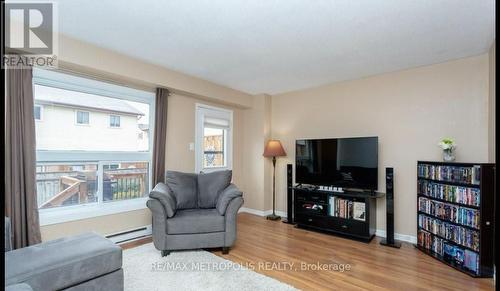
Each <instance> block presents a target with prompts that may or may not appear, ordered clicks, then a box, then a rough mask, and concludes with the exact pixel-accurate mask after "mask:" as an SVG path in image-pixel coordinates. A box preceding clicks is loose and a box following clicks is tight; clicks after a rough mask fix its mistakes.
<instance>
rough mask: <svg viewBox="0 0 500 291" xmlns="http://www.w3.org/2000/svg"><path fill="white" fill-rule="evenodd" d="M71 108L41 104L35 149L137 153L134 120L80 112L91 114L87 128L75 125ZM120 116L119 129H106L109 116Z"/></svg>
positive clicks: (142, 146) (141, 148)
mask: <svg viewBox="0 0 500 291" xmlns="http://www.w3.org/2000/svg"><path fill="white" fill-rule="evenodd" d="M76 110H77V109H75V108H71V107H62V106H53V105H43V119H42V120H41V121H36V143H37V150H84V151H137V150H147V148H144V145H143V144H142V143H139V141H138V136H137V131H138V126H137V124H138V122H137V117H136V116H132V115H120V114H117V113H107V112H99V111H91V110H87V109H79V110H82V111H89V112H90V124H89V125H77V124H76V119H75V115H76V113H75V112H76ZM110 114H113V115H119V116H120V127H119V128H112V127H110V126H109V115H110Z"/></svg>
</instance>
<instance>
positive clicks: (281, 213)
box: [238, 207, 286, 217]
mask: <svg viewBox="0 0 500 291" xmlns="http://www.w3.org/2000/svg"><path fill="white" fill-rule="evenodd" d="M238 212H245V213H250V214H254V215H258V216H267V215H269V214H272V213H273V210H272V209H270V210H265V211H264V210H257V209H252V208H246V207H241V208H240V210H239V211H238ZM274 212H275V213H276V215H279V216H281V217H286V212H284V211H279V210H276V211H274Z"/></svg>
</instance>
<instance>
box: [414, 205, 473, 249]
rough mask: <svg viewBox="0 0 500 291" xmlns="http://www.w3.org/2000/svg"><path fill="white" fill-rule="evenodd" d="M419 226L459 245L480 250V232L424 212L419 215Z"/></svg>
mask: <svg viewBox="0 0 500 291" xmlns="http://www.w3.org/2000/svg"><path fill="white" fill-rule="evenodd" d="M418 226H419V227H421V228H423V229H425V230H426V231H428V232H430V233H432V234H434V235H437V236H440V237H442V238H445V239H447V240H449V241H452V242H454V243H456V244H458V245H462V246H465V247H468V248H470V249H472V250H474V251H476V252H477V251H479V232H478V231H476V230H472V229H468V228H465V227H461V226H458V225H454V224H450V223H447V222H446V221H441V220H439V219H435V218H433V217H429V216H426V215H423V214H419V215H418Z"/></svg>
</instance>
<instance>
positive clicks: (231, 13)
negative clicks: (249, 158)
mask: <svg viewBox="0 0 500 291" xmlns="http://www.w3.org/2000/svg"><path fill="white" fill-rule="evenodd" d="M58 2H59V29H60V31H61V32H62V33H63V34H66V35H69V36H72V37H74V38H77V39H80V40H83V41H86V42H90V43H93V44H95V45H98V46H100V47H105V48H108V49H112V50H115V51H117V52H120V53H123V54H125V55H129V56H131V57H135V58H139V59H143V60H145V61H148V62H151V63H155V64H158V65H161V66H165V67H167V68H169V69H173V70H177V71H180V72H183V73H186V74H189V75H193V76H197V77H200V78H203V79H206V80H210V81H213V82H215V83H218V84H222V85H225V86H228V87H231V88H235V89H239V90H241V91H244V92H248V93H252V94H256V93H269V94H276V93H281V92H287V91H293V90H297V89H302V88H308V87H313V86H318V85H322V84H326V83H330V82H336V81H341V80H349V79H356V78H360V77H365V76H369V75H374V74H379V73H384V72H390V71H396V70H401V69H406V68H411V67H416V66H422V65H427V64H433V63H439V62H443V61H447V60H451V59H456V58H461V57H466V56H472V55H478V54H481V53H484V52H486V51H487V50H488V49H489V47H490V45H491V43H492V41H493V39H494V35H495V30H494V23H495V2H494V0H378V1H374V0H314V1H313V0H248V1H243V0H241V1H230V0H226V1H224V0H206V1H202V0H184V1H182V0H178V1H165V0H163V1H162V0H147V1H144V0H143V1H138V0H133V1H132V0H122V1H116V0H91V1H89V0H86V1H84V0H60V1H58Z"/></svg>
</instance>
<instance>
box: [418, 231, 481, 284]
mask: <svg viewBox="0 0 500 291" xmlns="http://www.w3.org/2000/svg"><path fill="white" fill-rule="evenodd" d="M417 240H418V245H419V246H421V247H423V248H425V249H428V250H431V251H433V252H434V253H436V254H438V255H440V256H442V257H443V258H444V260H446V261H448V262H451V263H453V264H454V265H457V266H460V267H462V268H464V269H467V270H469V271H470V272H472V273H474V274H477V273H478V272H479V255H478V254H477V253H476V252H473V251H470V250H467V249H463V248H461V247H458V246H454V245H452V244H450V243H447V242H446V240H444V239H441V238H439V237H436V236H434V235H432V234H431V233H430V232H427V231H425V230H421V229H420V230H419V231H418V235H417Z"/></svg>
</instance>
